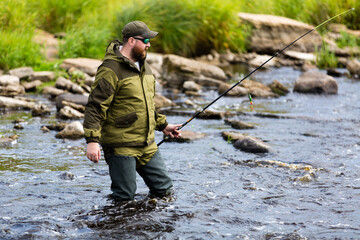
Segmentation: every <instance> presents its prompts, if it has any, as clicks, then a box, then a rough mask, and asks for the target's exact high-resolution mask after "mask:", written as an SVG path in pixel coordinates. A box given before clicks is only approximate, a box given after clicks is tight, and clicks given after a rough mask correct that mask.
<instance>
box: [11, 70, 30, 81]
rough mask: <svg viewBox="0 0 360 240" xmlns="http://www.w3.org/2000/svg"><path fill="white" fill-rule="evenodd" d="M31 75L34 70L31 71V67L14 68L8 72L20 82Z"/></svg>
mask: <svg viewBox="0 0 360 240" xmlns="http://www.w3.org/2000/svg"><path fill="white" fill-rule="evenodd" d="M33 73H34V70H33V69H32V67H21V68H14V69H11V70H10V71H9V74H10V75H12V76H16V77H18V78H19V79H20V80H22V79H27V78H30V76H31V75H32V74H33Z"/></svg>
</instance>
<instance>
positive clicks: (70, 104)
mask: <svg viewBox="0 0 360 240" xmlns="http://www.w3.org/2000/svg"><path fill="white" fill-rule="evenodd" d="M62 105H63V106H64V107H65V106H69V107H71V108H73V109H75V110H77V111H79V112H81V113H84V112H85V106H83V105H80V104H76V103H73V102H68V101H65V100H64V101H62Z"/></svg>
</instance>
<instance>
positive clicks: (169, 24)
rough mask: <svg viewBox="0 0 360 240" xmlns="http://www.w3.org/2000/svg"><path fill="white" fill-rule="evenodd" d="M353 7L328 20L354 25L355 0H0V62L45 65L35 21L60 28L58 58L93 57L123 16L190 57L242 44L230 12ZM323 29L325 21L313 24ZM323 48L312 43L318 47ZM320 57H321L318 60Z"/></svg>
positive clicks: (296, 12) (157, 47) (293, 14)
mask: <svg viewBox="0 0 360 240" xmlns="http://www.w3.org/2000/svg"><path fill="white" fill-rule="evenodd" d="M353 7H354V8H355V11H352V12H350V13H348V14H346V15H345V16H342V17H339V18H338V19H336V20H335V21H333V22H334V23H343V24H346V26H347V27H348V28H349V29H360V24H359V23H360V1H358V0H342V1H338V0H252V1H247V0H222V1H221V0H193V1H191V0H183V1H177V0H167V1H164V0H133V1H130V0H97V1H94V0H26V1H24V0H2V1H0V42H1V44H0V68H1V69H5V70H8V69H11V68H15V67H21V66H32V67H34V68H35V69H41V70H46V69H51V68H53V65H55V64H57V63H56V62H55V63H49V62H47V61H46V60H45V59H44V57H43V56H42V55H41V54H40V49H41V47H40V46H39V45H37V44H35V43H34V42H33V37H34V30H35V29H36V28H39V29H43V30H46V31H48V32H50V33H58V32H65V33H66V37H65V39H63V41H62V44H61V46H60V52H59V55H60V58H61V59H63V58H68V57H90V58H97V59H101V58H102V57H103V56H104V51H105V48H106V46H107V45H108V43H109V42H110V41H111V40H113V39H114V38H118V39H120V40H121V30H122V28H123V26H124V25H125V24H126V23H127V22H129V21H131V20H141V21H144V22H146V23H147V24H148V26H149V27H150V28H151V29H154V30H155V31H158V32H160V34H159V36H158V37H157V38H156V39H154V41H152V42H151V46H152V47H151V50H152V51H155V52H161V53H173V54H179V55H182V56H187V57H191V56H198V55H201V54H206V53H209V52H210V50H211V49H215V50H217V51H219V52H222V51H226V50H227V49H230V50H231V51H233V52H245V51H247V46H248V42H247V39H248V36H249V35H250V34H251V27H250V26H247V25H239V21H238V17H237V13H238V12H250V13H262V14H273V15H280V16H285V17H289V18H294V19H296V20H299V21H303V22H306V23H308V24H312V25H313V26H316V25H318V24H319V23H321V22H323V21H324V20H326V19H328V18H330V17H332V16H334V15H336V14H338V13H340V12H343V11H345V10H347V9H350V8H353ZM325 30H326V26H324V27H323V28H322V29H320V31H321V32H323V31H325ZM337 43H338V45H339V46H340V47H345V46H360V43H359V40H357V39H356V38H354V37H352V36H350V35H346V34H344V33H343V34H342V38H341V39H340V40H339V41H338V42H337ZM324 49H326V47H324ZM324 51H325V50H324ZM327 51H328V50H327ZM327 54H328V53H326V51H325V52H321V51H319V55H324V56H326V55H327ZM331 59H332V58H331ZM324 61H326V58H324V59H322V60H321V61H319V62H324ZM329 61H330V60H329ZM331 61H333V60H331ZM328 64H329V65H332V64H333V63H328Z"/></svg>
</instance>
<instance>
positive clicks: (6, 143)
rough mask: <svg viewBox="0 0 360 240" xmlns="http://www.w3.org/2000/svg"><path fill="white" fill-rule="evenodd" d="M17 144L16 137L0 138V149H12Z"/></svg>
mask: <svg viewBox="0 0 360 240" xmlns="http://www.w3.org/2000/svg"><path fill="white" fill-rule="evenodd" d="M16 143H17V135H14V136H11V137H0V148H5V147H12V146H13V145H15V144H16Z"/></svg>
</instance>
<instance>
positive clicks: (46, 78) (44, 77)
mask: <svg viewBox="0 0 360 240" xmlns="http://www.w3.org/2000/svg"><path fill="white" fill-rule="evenodd" d="M54 79H55V73H54V72H52V71H40V72H33V74H31V76H30V80H31V81H34V80H40V81H42V82H50V81H52V80H54Z"/></svg>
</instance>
